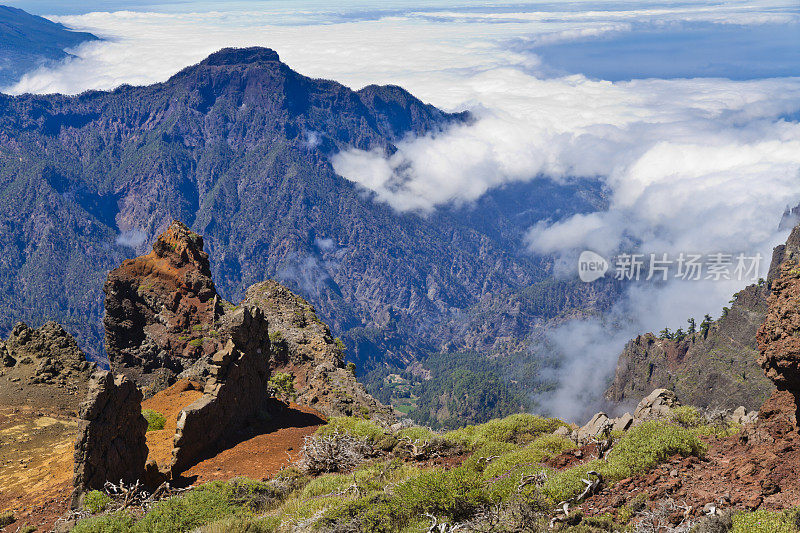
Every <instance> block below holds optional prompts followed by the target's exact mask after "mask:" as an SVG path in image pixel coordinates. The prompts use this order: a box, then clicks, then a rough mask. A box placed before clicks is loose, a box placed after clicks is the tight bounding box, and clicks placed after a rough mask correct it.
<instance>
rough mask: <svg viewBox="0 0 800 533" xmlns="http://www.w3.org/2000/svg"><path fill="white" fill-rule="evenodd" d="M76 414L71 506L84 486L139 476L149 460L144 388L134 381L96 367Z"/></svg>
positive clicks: (131, 480)
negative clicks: (77, 432) (78, 425)
mask: <svg viewBox="0 0 800 533" xmlns="http://www.w3.org/2000/svg"><path fill="white" fill-rule="evenodd" d="M80 416H81V418H82V419H83V420H84V421H85V424H84V426H83V429H82V431H81V435H80V436H79V437H78V439H77V441H76V442H75V472H74V477H73V485H74V487H75V492H74V493H73V507H74V508H77V507H79V506H80V503H81V498H82V495H83V494H84V493H85V492H86V491H88V490H91V489H101V488H103V485H104V484H105V482H106V481H112V482H114V483H117V482H119V481H120V480H121V481H123V482H124V483H134V482H136V481H137V480H140V479H141V478H142V474H143V472H144V466H145V462H146V461H147V444H146V440H145V433H146V432H147V421H146V420H145V418H144V417H143V416H142V393H141V392H140V391H139V389H138V388H137V387H136V384H135V383H134V382H132V381H130V380H129V379H128V378H126V377H125V376H122V375H120V376H117V377H116V378H115V377H114V376H113V374H111V372H107V371H99V372H96V373H95V374H94V375H92V378H91V382H90V385H89V393H88V396H87V398H86V401H85V402H84V403H83V404H82V405H81V413H80Z"/></svg>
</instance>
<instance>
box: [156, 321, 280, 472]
mask: <svg viewBox="0 0 800 533" xmlns="http://www.w3.org/2000/svg"><path fill="white" fill-rule="evenodd" d="M220 331H221V338H222V339H226V342H225V345H224V347H223V348H222V349H221V350H219V351H218V352H216V353H215V354H214V355H213V356H212V357H211V361H210V362H209V368H210V377H209V378H208V379H207V380H206V383H205V390H204V391H203V396H202V397H201V398H200V399H198V400H197V401H195V402H194V403H192V404H191V405H189V406H188V407H187V408H186V409H184V410H183V411H182V412H181V414H180V415H179V417H178V425H177V431H176V433H175V448H174V449H173V461H172V465H171V467H170V470H171V471H172V472H173V473H179V472H181V471H183V470H184V469H185V468H186V467H188V466H190V465H192V464H194V463H196V462H197V461H198V460H200V459H201V458H203V456H204V454H206V453H208V452H210V451H212V450H214V448H215V447H216V446H218V445H219V443H220V441H221V440H223V439H224V438H225V437H226V436H229V435H231V434H233V433H235V432H236V431H237V430H239V429H242V428H243V427H245V426H246V425H247V424H249V423H250V422H251V421H252V419H253V418H254V417H257V416H259V415H262V414H263V415H265V416H268V410H269V405H268V402H269V399H270V395H269V393H268V387H267V382H268V380H269V375H270V370H269V365H270V350H269V346H270V343H269V331H268V328H267V320H266V319H265V318H264V313H263V312H262V311H261V310H260V309H258V308H256V307H243V308H240V309H237V310H236V311H233V312H231V313H230V314H228V315H227V316H225V317H224V319H223V323H222V325H221V327H220Z"/></svg>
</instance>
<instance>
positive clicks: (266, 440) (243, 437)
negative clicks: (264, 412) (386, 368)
mask: <svg viewBox="0 0 800 533" xmlns="http://www.w3.org/2000/svg"><path fill="white" fill-rule="evenodd" d="M202 395H203V393H202V391H201V390H200V386H199V385H198V384H196V383H191V382H189V381H186V380H182V381H179V382H177V383H176V384H174V385H173V386H171V387H169V388H168V389H165V390H163V391H161V392H159V393H158V394H156V395H155V396H153V397H152V398H149V399H147V400H145V401H144V402H143V403H142V408H143V409H152V410H154V411H157V412H159V413H161V414H162V415H164V417H165V418H166V419H167V421H166V423H165V424H164V429H161V430H154V431H148V432H147V447H148V448H149V449H150V454H149V455H148V460H155V461H156V462H157V463H158V464H159V466H162V467H163V466H166V465H168V464H169V463H170V461H171V460H172V447H173V436H174V435H175V425H176V424H177V420H178V415H179V414H180V412H181V410H182V409H184V408H185V407H187V406H188V405H189V404H191V403H192V402H194V401H195V400H197V399H198V398H200V397H201V396H202ZM279 407H280V408H281V411H282V412H281V414H280V415H278V416H276V417H275V418H273V419H272V420H270V421H267V422H264V423H260V424H259V425H257V426H256V427H251V428H248V430H247V432H246V433H244V434H240V435H236V436H233V440H232V442H230V443H228V446H226V447H225V449H223V450H222V451H221V452H219V453H218V454H217V455H215V456H214V457H210V458H208V459H206V460H204V461H201V462H200V463H198V464H196V465H194V466H193V467H191V468H190V469H189V470H188V471H186V472H184V473H183V475H182V477H183V478H185V479H186V480H188V481H190V482H191V483H193V484H200V483H206V482H208V481H212V480H215V479H230V478H232V477H234V476H247V477H251V478H254V479H266V478H269V477H272V476H273V475H275V474H276V473H277V472H278V470H280V469H281V468H282V467H284V466H287V465H289V464H291V463H292V462H294V461H296V460H297V459H298V458H299V457H300V449H301V447H302V446H303V439H304V438H305V437H306V436H308V435H311V434H312V433H314V431H316V430H317V428H318V427H319V426H320V424H322V423H323V422H324V417H323V416H322V415H321V414H320V413H319V412H317V411H315V410H314V409H311V408H309V407H302V406H299V405H296V404H291V405H289V406H288V407H287V406H285V405H283V404H280V405H279Z"/></svg>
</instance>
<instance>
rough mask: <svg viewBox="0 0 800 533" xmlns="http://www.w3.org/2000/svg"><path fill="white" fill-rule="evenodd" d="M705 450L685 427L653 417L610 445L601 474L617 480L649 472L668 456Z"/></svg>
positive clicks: (692, 453) (701, 453)
mask: <svg viewBox="0 0 800 533" xmlns="http://www.w3.org/2000/svg"><path fill="white" fill-rule="evenodd" d="M706 449H707V447H706V445H705V444H703V442H702V441H701V440H700V439H699V438H698V437H697V436H696V435H694V433H692V432H691V431H689V430H688V429H686V428H682V427H678V426H675V425H672V424H669V423H666V422H660V421H655V420H653V421H649V422H645V423H644V424H642V425H640V426H637V427H635V428H633V429H632V430H630V431H629V432H628V433H627V434H626V435H625V436H624V437H623V438H622V439H621V440H620V441H619V442H618V443H617V444H616V445H615V446H614V448H613V449H612V450H611V451H610V452H609V454H608V464H607V465H606V468H605V469H604V474H605V475H606V477H609V478H611V479H614V480H620V479H622V478H626V477H629V476H632V475H633V474H640V473H642V472H647V471H650V470H652V469H653V468H654V467H655V466H657V465H658V464H660V463H662V462H664V461H665V460H666V459H668V458H669V457H671V456H672V455H676V454H680V455H683V456H689V455H696V456H700V455H703V454H704V453H705V452H706Z"/></svg>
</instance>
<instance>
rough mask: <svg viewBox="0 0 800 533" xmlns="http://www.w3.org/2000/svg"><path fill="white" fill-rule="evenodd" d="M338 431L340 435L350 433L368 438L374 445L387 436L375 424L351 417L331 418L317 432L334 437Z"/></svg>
mask: <svg viewBox="0 0 800 533" xmlns="http://www.w3.org/2000/svg"><path fill="white" fill-rule="evenodd" d="M337 431H338V432H339V433H349V434H351V435H353V436H354V437H366V438H368V439H369V440H370V442H372V443H374V442H375V441H377V440H378V439H379V438H381V437H382V436H384V435H385V434H386V431H385V430H384V429H383V428H382V427H381V426H379V425H378V424H376V423H375V422H372V421H370V420H366V419H363V418H353V417H349V416H340V417H333V418H331V419H330V420H328V423H327V424H325V425H324V426H322V427H321V428H319V429H318V430H317V432H316V434H317V435H332V434H334V433H336V432H337Z"/></svg>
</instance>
